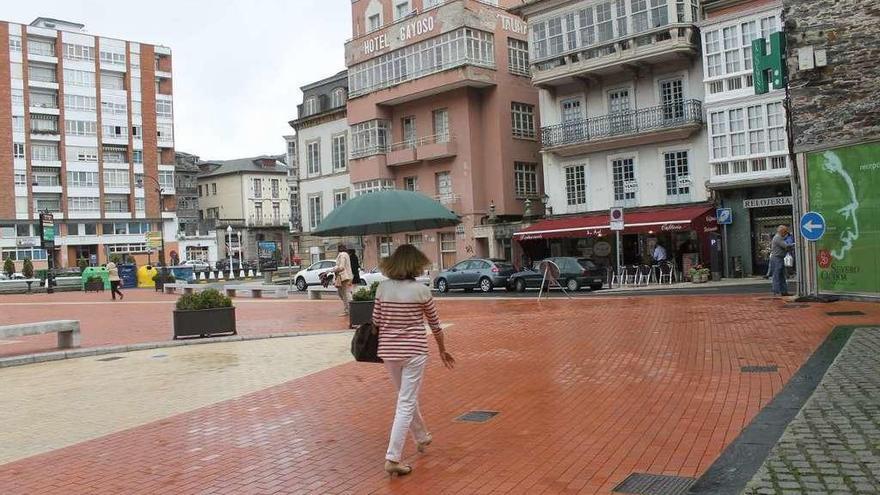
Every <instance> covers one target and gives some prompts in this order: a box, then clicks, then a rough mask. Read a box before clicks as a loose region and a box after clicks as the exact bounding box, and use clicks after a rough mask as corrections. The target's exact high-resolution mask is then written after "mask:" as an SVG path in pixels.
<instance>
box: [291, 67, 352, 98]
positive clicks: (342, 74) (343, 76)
mask: <svg viewBox="0 0 880 495" xmlns="http://www.w3.org/2000/svg"><path fill="white" fill-rule="evenodd" d="M336 81H345V87H346V88H347V87H348V69H343V70H341V71H339V72H337V73H336V74H333V75H332V76H330V77H325V78H324V79H321V80H320V81H315V82H313V83H309V84H306V85H305V86H300V88H299V89H300V90H302V92H304V93H305V92H306V91H308V90H310V89H314V88H317V87H318V86H323V85H324V84H329V83H333V82H336Z"/></svg>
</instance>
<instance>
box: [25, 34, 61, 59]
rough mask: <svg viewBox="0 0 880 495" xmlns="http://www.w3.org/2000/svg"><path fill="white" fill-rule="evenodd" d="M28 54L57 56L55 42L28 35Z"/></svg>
mask: <svg viewBox="0 0 880 495" xmlns="http://www.w3.org/2000/svg"><path fill="white" fill-rule="evenodd" d="M27 45H28V54H30V55H40V56H43V57H54V56H55V42H54V41H50V40H43V39H36V38H31V37H28V44H27Z"/></svg>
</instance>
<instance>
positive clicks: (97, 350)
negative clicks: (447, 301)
mask: <svg viewBox="0 0 880 495" xmlns="http://www.w3.org/2000/svg"><path fill="white" fill-rule="evenodd" d="M350 332H353V330H327V331H320V332H286V333H285V332H282V333H267V334H261V335H229V336H225V337H210V338H205V339H182V340H167V341H163V342H143V343H140V344H131V345H113V346H106V347H92V348H88V349H72V350H69V351H53V352H41V353H38V354H25V355H22V356H10V357H5V358H0V368H11V367H13V366H23V365H26V364H36V363H46V362H49V361H60V360H62V359H76V358H81V357H89V356H101V355H104V354H118V353H122V352H132V351H144V350H149V349H164V348H169V347H180V346H186V345H202V344H219V343H222V342H246V341H250V340H266V339H284V338H290V337H305V336H308V335H333V334H338V333H350Z"/></svg>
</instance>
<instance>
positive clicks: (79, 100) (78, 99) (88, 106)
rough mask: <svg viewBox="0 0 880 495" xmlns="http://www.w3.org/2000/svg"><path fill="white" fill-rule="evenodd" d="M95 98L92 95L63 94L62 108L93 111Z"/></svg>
mask: <svg viewBox="0 0 880 495" xmlns="http://www.w3.org/2000/svg"><path fill="white" fill-rule="evenodd" d="M96 101H97V100H96V99H95V97H94V96H80V95H70V94H65V95H64V109H65V110H82V111H86V112H94V111H95V104H96Z"/></svg>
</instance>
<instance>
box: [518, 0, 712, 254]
mask: <svg viewBox="0 0 880 495" xmlns="http://www.w3.org/2000/svg"><path fill="white" fill-rule="evenodd" d="M697 7H698V4H697V2H696V0H693V1H692V0H678V1H674V0H650V1H649V0H630V1H623V0H617V1H609V0H604V1H602V0H593V1H583V2H557V1H551V0H532V1H528V2H525V3H523V4H522V5H520V6H517V7H515V8H514V9H512V11H513V12H515V13H519V14H521V15H522V16H523V17H524V18H525V19H526V20H527V21H528V26H529V33H530V51H531V54H530V55H531V58H530V62H531V72H532V81H533V83H534V85H535V86H537V87H538V88H539V90H540V111H541V122H542V125H543V127H542V128H541V138H542V148H543V149H542V151H543V156H544V181H545V184H546V189H547V194H548V196H549V203H548V207H549V209H550V210H551V211H552V214H553V216H554V217H555V218H553V219H548V220H545V221H544V222H539V223H537V224H534V225H532V226H531V227H529V228H528V229H525V230H524V231H522V232H519V233H517V234H516V236H515V238H516V239H517V240H518V241H519V242H520V243H521V244H522V245H523V247H524V249H525V250H526V252H527V253H528V254H529V256H530V257H531V258H533V259H540V257H543V256H548V255H556V256H558V255H574V256H584V257H590V258H593V260H594V261H596V262H598V263H600V264H605V265H608V266H610V265H613V264H614V263H615V261H616V259H617V251H618V249H617V239H616V236H615V235H614V233H613V232H612V231H611V230H610V221H609V210H610V209H611V208H612V207H622V208H624V219H625V225H626V226H625V229H624V230H623V233H622V236H621V242H620V255H621V256H620V259H621V261H622V262H623V263H625V264H639V263H643V262H645V261H646V260H650V255H651V253H652V252H653V248H654V246H655V245H656V244H658V243H660V244H662V245H663V246H664V247H665V248H666V250H667V252H668V255H669V257H670V259H671V260H674V261H676V262H677V263H678V264H679V268H682V266H681V265H689V264H693V263H697V262H708V261H709V257H710V256H709V255H710V253H709V246H710V245H716V244H717V242H716V243H712V242H711V240H712V239H710V237H711V236H712V235H715V234H716V233H717V232H716V231H717V225H715V218H714V206H713V205H712V203H711V201H710V197H709V194H708V192H707V190H706V187H705V183H706V182H707V181H708V180H709V179H710V171H709V167H708V165H707V162H708V152H707V146H706V143H707V141H706V139H707V138H706V130H705V126H704V122H703V115H704V110H703V102H704V91H703V67H702V63H701V61H700V57H699V53H700V40H699V34H698V30H697V27H696V22H697V19H698V11H697ZM685 268H686V267H685Z"/></svg>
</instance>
